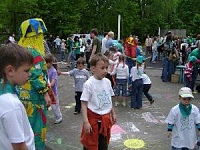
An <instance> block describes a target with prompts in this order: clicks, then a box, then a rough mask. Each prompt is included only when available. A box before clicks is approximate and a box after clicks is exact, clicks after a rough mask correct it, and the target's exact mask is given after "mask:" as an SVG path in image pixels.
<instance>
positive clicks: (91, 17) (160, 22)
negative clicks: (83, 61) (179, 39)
mask: <svg viewBox="0 0 200 150" xmlns="http://www.w3.org/2000/svg"><path fill="white" fill-rule="evenodd" d="M0 8H1V9H0V34H7V35H8V34H11V33H12V32H14V33H17V32H18V29H19V26H20V24H21V22H23V21H24V20H26V19H29V18H34V17H40V18H42V19H43V20H44V22H45V24H46V26H47V28H48V31H49V33H53V34H54V35H61V36H66V35H68V34H70V33H89V32H90V30H91V29H92V28H97V29H98V30H99V32H100V33H101V34H102V33H103V32H108V31H114V32H115V33H117V19H118V15H119V14H120V15H121V17H122V20H121V35H122V38H125V37H127V36H128V35H129V34H137V35H139V36H140V38H142V39H144V38H145V36H146V35H147V34H150V35H156V34H157V32H158V28H159V27H161V29H162V28H163V29H168V28H176V29H178V28H180V29H187V34H192V35H196V34H198V33H200V26H199V25H200V9H199V8H200V3H199V1H198V0H76V1H73V0H54V1H52V0H17V1H16V0H1V1H0ZM1 37H2V36H1ZM0 41H1V39H0Z"/></svg>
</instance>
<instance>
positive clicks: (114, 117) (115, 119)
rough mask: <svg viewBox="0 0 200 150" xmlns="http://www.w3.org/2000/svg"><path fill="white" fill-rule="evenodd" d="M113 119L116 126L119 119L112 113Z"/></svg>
mask: <svg viewBox="0 0 200 150" xmlns="http://www.w3.org/2000/svg"><path fill="white" fill-rule="evenodd" d="M111 117H112V121H113V124H115V123H116V121H117V117H116V115H115V113H112V116H111Z"/></svg>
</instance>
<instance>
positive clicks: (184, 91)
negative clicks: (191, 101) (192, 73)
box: [178, 87, 194, 98]
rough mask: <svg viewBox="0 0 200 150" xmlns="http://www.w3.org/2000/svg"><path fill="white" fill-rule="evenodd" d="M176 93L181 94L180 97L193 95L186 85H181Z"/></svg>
mask: <svg viewBox="0 0 200 150" xmlns="http://www.w3.org/2000/svg"><path fill="white" fill-rule="evenodd" d="M178 95H179V96H181V97H182V98H186V97H191V98H194V96H193V95H192V90H191V89H190V88H188V87H182V88H181V89H180V90H179V93H178Z"/></svg>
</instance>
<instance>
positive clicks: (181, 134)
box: [166, 87, 200, 150]
mask: <svg viewBox="0 0 200 150" xmlns="http://www.w3.org/2000/svg"><path fill="white" fill-rule="evenodd" d="M192 98H194V96H193V95H192V90H191V89H190V88H188V87H182V88H181V89H180V90H179V101H180V103H179V104H178V105H176V106H174V107H173V108H172V109H171V111H170V113H169V115H168V117H167V119H166V123H168V137H170V136H172V139H171V146H172V150H179V149H185V150H187V149H188V150H189V149H194V146H195V142H196V140H197V135H196V128H197V129H198V131H200V114H199V109H198V108H197V107H196V106H195V105H193V104H191V100H192Z"/></svg>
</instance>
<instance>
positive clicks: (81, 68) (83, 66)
mask: <svg viewBox="0 0 200 150" xmlns="http://www.w3.org/2000/svg"><path fill="white" fill-rule="evenodd" d="M77 68H78V69H80V70H83V69H84V68H85V65H83V64H77Z"/></svg>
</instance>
